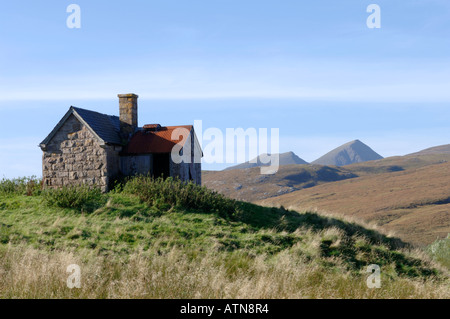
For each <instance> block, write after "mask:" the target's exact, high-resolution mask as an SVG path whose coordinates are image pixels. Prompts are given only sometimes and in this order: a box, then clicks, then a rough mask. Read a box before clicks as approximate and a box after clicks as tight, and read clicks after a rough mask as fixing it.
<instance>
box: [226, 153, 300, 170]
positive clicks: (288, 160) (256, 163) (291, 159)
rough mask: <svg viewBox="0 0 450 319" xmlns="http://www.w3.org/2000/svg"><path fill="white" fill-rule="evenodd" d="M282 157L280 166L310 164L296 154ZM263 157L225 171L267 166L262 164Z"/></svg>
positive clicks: (286, 154) (285, 154) (283, 154)
mask: <svg viewBox="0 0 450 319" xmlns="http://www.w3.org/2000/svg"><path fill="white" fill-rule="evenodd" d="M279 155H280V166H283V165H292V164H308V163H307V162H305V161H304V160H302V159H301V158H300V157H298V156H297V155H295V154H294V152H287V153H281V154H279ZM260 158H261V155H260V156H258V157H256V158H254V159H253V160H251V161H249V162H245V163H242V164H239V165H235V166H231V167H228V168H226V169H224V170H225V171H229V170H232V169H245V168H253V167H261V166H266V164H263V163H262V162H261V159H260Z"/></svg>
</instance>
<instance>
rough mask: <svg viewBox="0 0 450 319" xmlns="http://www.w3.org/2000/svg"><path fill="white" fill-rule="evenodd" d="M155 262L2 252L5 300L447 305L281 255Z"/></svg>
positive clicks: (404, 284) (431, 292) (400, 281)
mask: <svg viewBox="0 0 450 319" xmlns="http://www.w3.org/2000/svg"><path fill="white" fill-rule="evenodd" d="M153 252H154V254H153V256H152V257H149V256H146V255H143V254H141V253H139V252H136V253H133V254H132V255H130V256H129V257H128V258H126V259H117V258H114V257H112V256H101V257H100V256H96V255H94V254H92V253H91V252H88V251H84V252H81V253H78V254H73V253H71V252H64V251H59V252H43V251H38V250H35V249H32V248H22V249H20V248H12V247H2V248H1V249H0V274H1V276H0V298H159V299H171V298H189V299H191V298H244V299H245V298H280V299H284V298H450V294H449V290H448V289H445V286H442V285H441V286H438V285H436V284H435V283H433V282H431V281H430V282H426V283H423V282H421V281H415V280H412V279H407V278H396V279H395V280H392V279H390V278H389V277H387V276H384V275H383V273H382V279H381V288H379V289H369V288H368V287H367V285H366V279H367V276H368V275H367V274H360V275H358V274H352V273H350V272H347V271H340V272H337V271H334V270H333V269H324V268H323V267H321V266H320V265H318V264H315V263H312V262H310V261H308V260H307V259H305V258H303V257H302V256H301V255H298V254H296V253H295V250H294V251H284V252H282V253H280V254H278V255H277V256H276V258H274V259H268V258H267V256H264V255H260V256H257V257H249V256H246V255H241V254H226V253H217V252H215V251H214V252H208V253H206V254H203V255H198V254H194V252H191V253H189V251H187V250H185V249H184V250H182V249H177V248H173V249H172V250H170V251H168V252H167V253H164V254H158V253H157V249H154V251H153ZM71 264H77V265H79V266H80V268H81V288H79V289H77V288H73V289H69V288H68V287H67V284H66V283H67V278H68V276H69V274H68V273H66V269H67V266H69V265H71Z"/></svg>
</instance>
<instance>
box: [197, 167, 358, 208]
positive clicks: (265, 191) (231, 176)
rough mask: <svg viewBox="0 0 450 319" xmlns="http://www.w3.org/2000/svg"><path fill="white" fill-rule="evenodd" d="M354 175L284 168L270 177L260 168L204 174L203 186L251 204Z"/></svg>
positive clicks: (337, 170)
mask: <svg viewBox="0 0 450 319" xmlns="http://www.w3.org/2000/svg"><path fill="white" fill-rule="evenodd" d="M356 176H357V175H355V174H353V173H351V172H349V171H348V170H345V169H342V168H338V167H328V166H321V165H286V166H280V168H279V169H278V172H277V173H276V174H272V175H261V171H260V169H259V168H247V169H244V170H237V169H235V170H227V171H204V172H203V173H202V183H203V185H204V186H206V187H208V188H210V189H213V190H215V191H218V192H220V193H221V194H224V195H226V196H227V197H231V198H235V199H239V200H245V201H254V200H258V199H263V198H268V197H274V196H279V195H282V194H286V193H290V192H294V191H296V190H299V189H302V188H308V187H313V186H316V185H320V184H322V183H326V182H331V181H338V180H342V179H347V178H353V177H356Z"/></svg>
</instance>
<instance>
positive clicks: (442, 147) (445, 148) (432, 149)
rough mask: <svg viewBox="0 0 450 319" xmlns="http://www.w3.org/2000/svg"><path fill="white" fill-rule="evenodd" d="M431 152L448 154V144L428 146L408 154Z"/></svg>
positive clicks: (449, 145) (431, 153) (449, 147)
mask: <svg viewBox="0 0 450 319" xmlns="http://www.w3.org/2000/svg"><path fill="white" fill-rule="evenodd" d="M433 154H450V144H447V145H440V146H435V147H430V148H427V149H424V150H422V151H419V152H416V153H412V154H408V155H433Z"/></svg>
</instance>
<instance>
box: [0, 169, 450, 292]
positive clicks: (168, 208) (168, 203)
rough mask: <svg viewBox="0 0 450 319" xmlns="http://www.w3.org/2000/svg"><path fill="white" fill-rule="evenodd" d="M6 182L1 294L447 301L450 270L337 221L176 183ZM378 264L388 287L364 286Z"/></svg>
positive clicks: (0, 224)
mask: <svg viewBox="0 0 450 319" xmlns="http://www.w3.org/2000/svg"><path fill="white" fill-rule="evenodd" d="M3 184H5V185H6V186H5V187H3V188H2V185H1V184H0V273H1V274H2V276H0V298H449V297H450V291H449V289H448V278H447V271H446V270H445V269H443V268H440V267H438V266H437V265H435V264H433V263H432V262H430V261H429V260H428V259H427V258H426V257H425V256H424V254H417V253H415V252H414V251H412V250H410V249H409V247H408V245H406V244H404V243H403V242H402V241H400V240H398V239H396V238H392V237H389V236H386V235H383V234H382V233H379V232H377V231H375V230H372V229H368V228H365V227H364V226H361V225H358V224H356V223H353V222H348V221H345V220H343V219H340V218H333V217H327V216H322V215H319V214H316V213H310V212H303V213H297V212H294V211H286V210H284V209H276V208H265V207H260V206H257V205H254V204H250V203H243V202H234V201H231V200H228V199H226V198H223V197H222V196H220V195H217V194H214V193H211V192H209V191H207V190H206V189H204V188H199V187H197V186H195V185H188V186H184V185H182V184H180V183H177V182H172V181H170V180H169V181H167V182H161V181H159V182H157V183H154V182H153V181H151V180H149V179H146V178H141V179H136V180H133V181H131V182H128V183H127V184H126V185H125V186H124V187H120V188H118V189H117V190H116V191H115V192H112V193H109V194H104V195H100V194H98V193H95V192H92V191H89V190H86V189H82V190H69V189H66V190H62V191H50V192H45V193H43V194H41V192H40V191H39V190H38V189H36V184H32V185H30V184H29V183H28V184H27V187H25V188H24V187H16V184H17V183H16V184H14V183H7V182H5V181H3ZM11 186H13V187H11ZM28 186H29V187H28ZM2 189H3V191H2ZM26 193H28V194H29V195H32V196H26V195H25V194H26ZM79 198H83V199H84V200H83V201H82V202H80V201H78V200H77V199H79ZM60 206H64V207H66V206H74V207H73V208H61V207H60ZM70 264H78V265H80V267H81V271H82V286H81V288H80V289H74V290H71V289H68V288H67V287H66V279H67V273H66V267H67V266H68V265H70ZM370 264H378V265H380V266H381V269H382V289H368V288H367V286H366V277H367V274H366V268H367V266H368V265H370Z"/></svg>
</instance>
